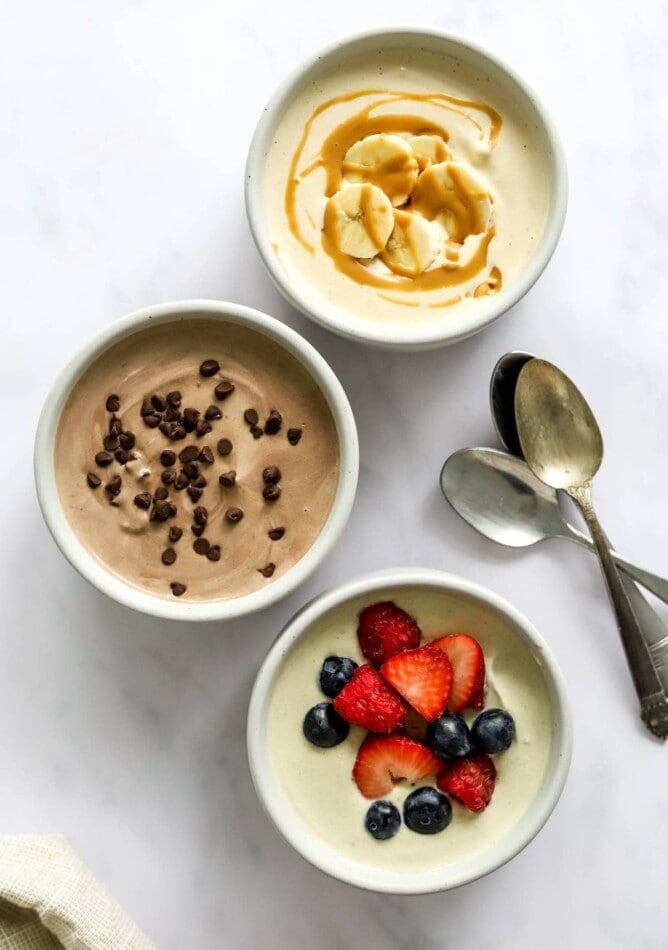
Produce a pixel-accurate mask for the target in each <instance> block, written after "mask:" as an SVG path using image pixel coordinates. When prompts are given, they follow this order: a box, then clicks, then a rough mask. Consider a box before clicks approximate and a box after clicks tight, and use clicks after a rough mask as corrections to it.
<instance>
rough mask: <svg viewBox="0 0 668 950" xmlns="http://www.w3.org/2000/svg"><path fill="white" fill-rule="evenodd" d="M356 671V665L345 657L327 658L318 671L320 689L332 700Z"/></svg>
mask: <svg viewBox="0 0 668 950" xmlns="http://www.w3.org/2000/svg"><path fill="white" fill-rule="evenodd" d="M356 669H357V663H355V661H354V660H351V659H350V657H347V656H328V657H327V659H326V660H325V662H324V663H323V664H322V669H321V670H320V689H321V690H322V691H323V693H324V694H325V696H329V697H330V699H334V697H335V696H338V695H339V693H340V692H341V690H342V689H343V687H344V686H345V685H346V683H348V682H350V678H351V676H352V675H353V673H354V672H355V670H356Z"/></svg>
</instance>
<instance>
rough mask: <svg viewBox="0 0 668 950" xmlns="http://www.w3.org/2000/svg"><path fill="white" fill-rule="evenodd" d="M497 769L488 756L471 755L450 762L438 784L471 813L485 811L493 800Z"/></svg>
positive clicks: (439, 776) (441, 774)
mask: <svg viewBox="0 0 668 950" xmlns="http://www.w3.org/2000/svg"><path fill="white" fill-rule="evenodd" d="M495 781H496V767H495V765H494V763H493V762H492V760H491V759H490V757H489V756H488V755H484V754H483V753H480V754H479V755H469V756H466V758H463V759H454V760H453V761H452V762H448V764H447V765H446V767H445V769H444V770H443V771H442V772H440V774H439V775H438V778H437V779H436V784H437V785H438V787H439V788H440V790H441V791H442V792H447V793H448V795H452V796H453V798H456V799H458V800H459V801H460V802H461V803H462V804H463V805H466V807H467V808H469V809H470V810H471V811H484V810H485V808H487V806H488V805H489V803H490V801H491V800H492V795H493V794H494V783H495Z"/></svg>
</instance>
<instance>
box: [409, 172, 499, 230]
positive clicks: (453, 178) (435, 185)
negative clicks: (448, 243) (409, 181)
mask: <svg viewBox="0 0 668 950" xmlns="http://www.w3.org/2000/svg"><path fill="white" fill-rule="evenodd" d="M411 205H412V207H413V208H415V210H416V211H419V212H420V214H422V215H424V217H425V218H427V220H428V221H434V220H438V221H439V222H440V223H441V224H443V226H444V227H445V229H446V230H447V232H448V235H449V237H450V239H451V240H453V241H456V242H457V243H458V244H463V243H464V241H465V240H466V238H467V237H468V236H469V235H470V234H483V233H484V232H485V231H487V230H488V229H489V226H490V224H491V222H492V209H493V202H492V196H491V193H490V188H489V185H488V184H487V181H486V180H485V178H484V177H483V176H482V175H481V174H480V172H477V171H474V170H473V169H472V168H470V167H469V166H468V165H466V164H465V163H464V162H439V163H438V164H436V165H430V166H429V168H427V169H425V171H423V172H422V174H421V175H420V177H419V178H418V181H417V184H416V186H415V189H414V191H413V194H412V196H411Z"/></svg>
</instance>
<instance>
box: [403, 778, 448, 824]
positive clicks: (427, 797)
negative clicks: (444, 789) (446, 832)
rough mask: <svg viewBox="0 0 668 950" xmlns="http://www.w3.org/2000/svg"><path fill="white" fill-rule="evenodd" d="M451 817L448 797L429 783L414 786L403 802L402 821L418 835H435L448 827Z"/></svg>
mask: <svg viewBox="0 0 668 950" xmlns="http://www.w3.org/2000/svg"><path fill="white" fill-rule="evenodd" d="M451 819H452V805H451V804H450V801H449V799H447V798H446V797H445V795H442V794H441V793H440V792H439V791H437V790H436V789H435V788H431V786H429V785H427V786H425V787H424V788H416V790H415V791H414V792H411V793H410V795H409V796H408V798H407V799H406V801H405V802H404V821H405V823H406V825H407V826H408V827H409V828H410V829H411V831H417V833H418V834H419V835H436V834H438V832H439V831H443V829H444V828H447V827H448V825H449V824H450V821H451Z"/></svg>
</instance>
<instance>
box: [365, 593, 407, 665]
mask: <svg viewBox="0 0 668 950" xmlns="http://www.w3.org/2000/svg"><path fill="white" fill-rule="evenodd" d="M421 635H422V634H421V633H420V628H419V627H418V625H417V623H416V622H415V620H413V618H412V617H411V615H410V614H407V613H406V611H405V610H402V609H401V607H397V605H396V604H394V603H392V602H391V601H382V602H381V603H378V604H372V605H371V606H370V607H365V608H364V610H363V611H362V613H361V614H360V619H359V626H358V627H357V638H358V640H359V644H360V649H361V650H362V653H363V654H364V656H365V657H366V658H367V660H370V662H371V663H374V664H375V665H376V666H381V664H383V663H384V662H385V660H387V659H389V658H390V657H391V656H394V655H395V653H400V652H401V651H402V650H411V649H413V648H414V647H417V646H419V645H420V637H421Z"/></svg>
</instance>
